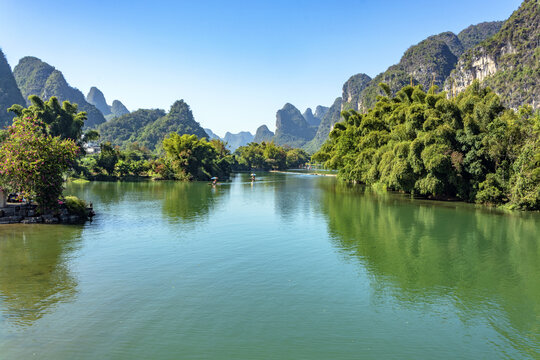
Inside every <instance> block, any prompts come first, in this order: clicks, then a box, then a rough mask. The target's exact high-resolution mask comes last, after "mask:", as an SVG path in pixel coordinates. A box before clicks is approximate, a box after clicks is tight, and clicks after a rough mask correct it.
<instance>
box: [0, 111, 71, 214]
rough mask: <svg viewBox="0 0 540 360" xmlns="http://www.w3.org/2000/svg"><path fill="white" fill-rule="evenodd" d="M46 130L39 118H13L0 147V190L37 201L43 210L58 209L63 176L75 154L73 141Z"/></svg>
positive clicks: (44, 124) (45, 125)
mask: <svg viewBox="0 0 540 360" xmlns="http://www.w3.org/2000/svg"><path fill="white" fill-rule="evenodd" d="M46 128H47V124H46V123H44V122H43V120H42V119H40V118H39V117H36V118H31V117H21V118H15V119H14V121H13V125H12V126H10V127H9V128H8V130H7V134H6V136H5V138H4V139H3V141H2V143H1V145H0V187H1V188H3V189H6V190H8V191H9V192H17V193H19V194H20V196H21V197H24V198H26V199H34V200H36V201H37V202H38V203H39V205H40V207H41V208H42V210H45V209H50V208H54V207H56V206H57V205H58V203H57V202H58V198H59V197H60V195H62V190H63V183H64V179H63V174H64V172H66V171H67V170H68V169H69V167H70V166H71V164H72V163H73V162H74V161H75V158H76V157H77V153H78V146H77V144H76V143H75V141H73V140H72V139H62V138H61V137H60V136H52V135H51V134H50V133H48V132H47V131H46Z"/></svg>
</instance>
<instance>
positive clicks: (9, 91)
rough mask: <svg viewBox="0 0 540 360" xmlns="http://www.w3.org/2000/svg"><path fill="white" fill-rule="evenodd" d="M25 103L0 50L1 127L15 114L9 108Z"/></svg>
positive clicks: (9, 121) (8, 123)
mask: <svg viewBox="0 0 540 360" xmlns="http://www.w3.org/2000/svg"><path fill="white" fill-rule="evenodd" d="M24 103H25V102H24V98H23V97H22V95H21V91H20V90H19V88H18V87H17V83H16V82H15V78H14V77H13V73H12V72H11V67H10V66H9V64H8V62H7V60H6V57H5V56H4V53H3V52H2V50H0V129H1V128H3V127H5V126H7V125H10V124H11V120H12V119H13V114H9V113H8V111H7V109H8V108H9V107H10V106H11V105H13V104H19V105H23V104H24Z"/></svg>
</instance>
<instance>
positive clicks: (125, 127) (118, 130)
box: [98, 100, 208, 151]
mask: <svg viewBox="0 0 540 360" xmlns="http://www.w3.org/2000/svg"><path fill="white" fill-rule="evenodd" d="M98 130H99V132H100V134H101V136H102V140H103V141H109V142H111V143H112V144H114V145H118V146H120V147H122V148H126V147H127V146H128V145H129V144H132V143H138V144H140V145H141V146H144V147H147V148H149V149H150V150H156V149H157V150H158V151H160V150H161V142H162V141H163V139H164V138H165V137H166V136H167V135H169V134H170V133H173V132H175V133H177V134H179V135H183V134H193V135H197V137H199V138H203V137H208V135H207V134H206V132H205V131H204V130H203V128H202V127H201V126H200V125H199V123H198V122H196V121H195V119H194V118H193V113H192V112H191V109H190V108H189V105H188V104H187V103H186V102H185V101H184V100H179V101H176V102H175V103H174V104H173V105H172V106H171V109H170V110H169V112H168V113H165V111H163V110H159V109H153V110H143V109H141V110H137V111H134V112H132V113H129V114H125V115H122V116H120V117H117V118H115V119H113V120H110V121H108V122H107V123H104V124H102V125H101V126H99V127H98Z"/></svg>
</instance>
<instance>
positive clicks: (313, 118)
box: [302, 108, 321, 126]
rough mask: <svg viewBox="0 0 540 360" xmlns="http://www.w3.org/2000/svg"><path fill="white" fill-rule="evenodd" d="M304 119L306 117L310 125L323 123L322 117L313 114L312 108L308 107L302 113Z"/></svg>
mask: <svg viewBox="0 0 540 360" xmlns="http://www.w3.org/2000/svg"><path fill="white" fill-rule="evenodd" d="M302 116H303V117H304V119H306V121H307V123H308V124H309V126H319V124H320V123H321V119H320V118H317V117H316V116H315V115H313V111H311V108H307V109H306V111H304V113H303V114H302Z"/></svg>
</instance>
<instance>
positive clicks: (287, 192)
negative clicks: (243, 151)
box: [272, 173, 326, 222]
mask: <svg viewBox="0 0 540 360" xmlns="http://www.w3.org/2000/svg"><path fill="white" fill-rule="evenodd" d="M272 175H273V177H274V179H275V180H276V182H274V183H273V191H274V198H275V205H274V206H275V209H276V213H278V214H279V215H280V217H281V219H282V220H283V221H284V222H293V221H295V219H296V218H297V217H299V216H306V215H308V214H311V213H313V211H314V207H317V206H318V193H317V190H318V184H319V182H320V181H322V180H326V179H322V178H320V177H319V178H312V179H310V178H308V177H311V176H310V175H294V174H280V173H275V174H272ZM306 180H311V181H306ZM322 182H323V183H324V181H322Z"/></svg>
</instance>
